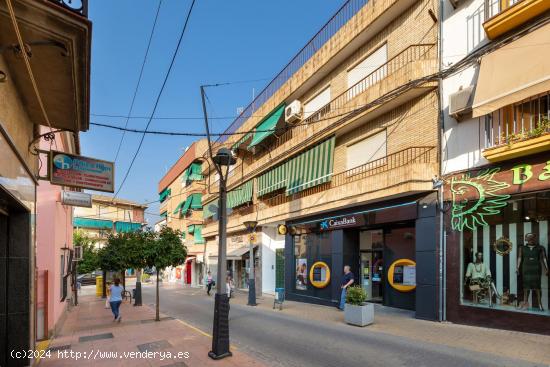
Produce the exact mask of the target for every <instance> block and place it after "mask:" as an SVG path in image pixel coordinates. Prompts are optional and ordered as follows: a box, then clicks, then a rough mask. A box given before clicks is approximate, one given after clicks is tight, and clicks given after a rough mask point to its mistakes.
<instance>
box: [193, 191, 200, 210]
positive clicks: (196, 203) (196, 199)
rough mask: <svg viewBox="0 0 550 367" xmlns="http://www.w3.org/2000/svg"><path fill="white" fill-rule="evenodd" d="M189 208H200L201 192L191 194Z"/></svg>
mask: <svg viewBox="0 0 550 367" xmlns="http://www.w3.org/2000/svg"><path fill="white" fill-rule="evenodd" d="M190 198H191V199H190V200H191V209H202V194H200V193H196V194H191V197H190Z"/></svg>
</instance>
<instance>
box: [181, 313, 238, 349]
mask: <svg viewBox="0 0 550 367" xmlns="http://www.w3.org/2000/svg"><path fill="white" fill-rule="evenodd" d="M176 320H177V321H179V322H180V323H182V324H183V325H185V326H187V327H188V328H191V329H193V330H195V331H197V332H199V333H200V334H202V335H204V336H206V337H209V338H210V339H212V335H211V334H208V333H207V332H205V331H202V330H201V329H199V328H198V327H195V326H193V325H191V324H189V323H187V322H185V321H183V320H180V319H176ZM230 346H231V349H233V350H238V348H237V347H236V346H235V345H234V344H230Z"/></svg>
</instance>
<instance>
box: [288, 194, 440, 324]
mask: <svg viewBox="0 0 550 367" xmlns="http://www.w3.org/2000/svg"><path fill="white" fill-rule="evenodd" d="M436 208H437V201H436V195H435V193H431V194H428V195H426V194H424V195H423V196H414V197H408V198H403V199H400V200H393V201H386V202H384V203H377V204H371V205H366V206H358V207H353V208H348V209H345V210H340V211H335V212H331V213H325V214H323V215H318V216H313V217H310V218H302V219H300V220H297V221H292V222H288V223H287V224H286V225H287V228H288V233H287V235H286V242H285V289H286V297H287V298H288V299H291V300H297V301H303V302H310V303H317V304H324V305H336V304H337V303H338V301H339V298H340V292H341V288H340V286H341V281H342V276H343V267H344V265H349V266H350V267H351V271H352V272H353V274H354V276H355V284H357V285H360V286H362V287H363V288H364V289H365V290H366V292H367V297H368V299H369V301H370V302H378V303H381V304H384V305H386V306H391V307H397V308H403V309H408V310H415V311H416V316H417V317H418V318H424V319H432V320H435V319H437V317H438V314H437V309H438V308H437V279H436V274H437V272H436V269H437V259H436V246H437V233H436V232H437V231H436V224H437V221H436Z"/></svg>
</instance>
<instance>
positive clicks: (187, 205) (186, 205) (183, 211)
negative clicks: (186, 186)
mask: <svg viewBox="0 0 550 367" xmlns="http://www.w3.org/2000/svg"><path fill="white" fill-rule="evenodd" d="M191 202H192V196H191V195H189V196H188V197H187V198H186V199H185V203H184V204H183V206H182V208H181V215H185V214H187V212H188V211H189V208H190V207H191Z"/></svg>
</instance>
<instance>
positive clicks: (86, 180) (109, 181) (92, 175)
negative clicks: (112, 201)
mask: <svg viewBox="0 0 550 367" xmlns="http://www.w3.org/2000/svg"><path fill="white" fill-rule="evenodd" d="M114 171H115V167H114V163H112V162H107V161H102V160H99V159H94V158H89V157H82V156H79V155H74V154H67V153H63V152H56V151H53V150H52V151H51V152H50V172H49V174H50V182H51V183H52V184H53V185H61V186H68V187H78V188H83V189H91V190H97V191H105V192H114V191H115V183H114V174H115V172H114Z"/></svg>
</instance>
